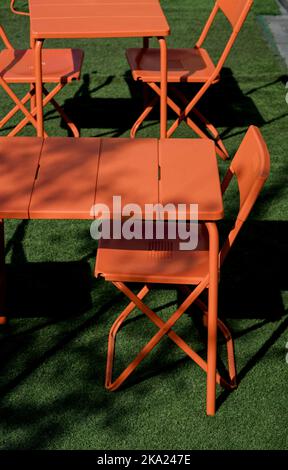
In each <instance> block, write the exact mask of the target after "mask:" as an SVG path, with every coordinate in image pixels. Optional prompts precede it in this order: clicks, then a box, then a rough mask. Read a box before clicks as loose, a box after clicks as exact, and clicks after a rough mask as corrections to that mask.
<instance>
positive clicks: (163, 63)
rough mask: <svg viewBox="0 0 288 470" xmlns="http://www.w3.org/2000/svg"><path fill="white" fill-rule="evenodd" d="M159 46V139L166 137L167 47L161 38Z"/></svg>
mask: <svg viewBox="0 0 288 470" xmlns="http://www.w3.org/2000/svg"><path fill="white" fill-rule="evenodd" d="M158 41H159V46H160V70H161V96H160V137H161V139H165V138H166V137H167V45H166V40H165V38H163V37H159V38H158Z"/></svg>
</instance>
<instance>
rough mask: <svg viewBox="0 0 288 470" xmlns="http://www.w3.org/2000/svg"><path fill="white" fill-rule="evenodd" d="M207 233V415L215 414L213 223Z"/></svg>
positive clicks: (215, 242)
mask: <svg viewBox="0 0 288 470" xmlns="http://www.w3.org/2000/svg"><path fill="white" fill-rule="evenodd" d="M206 226H207V228H208V232H209V291H208V348H207V401H206V410H207V415H210V416H213V415H214V414H215V404H216V363H217V316H218V266H219V262H218V258H219V236H218V230H217V226H216V224H215V223H207V224H206Z"/></svg>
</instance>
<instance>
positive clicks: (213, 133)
mask: <svg viewBox="0 0 288 470" xmlns="http://www.w3.org/2000/svg"><path fill="white" fill-rule="evenodd" d="M252 3H253V0H216V2H215V5H214V8H213V10H212V12H211V14H210V16H209V19H208V21H207V23H206V25H205V26H204V29H203V31H202V33H201V35H200V37H199V39H198V41H197V43H196V45H195V47H194V48H192V49H187V48H185V49H184V48H183V49H168V50H167V55H168V75H167V82H168V84H173V83H183V82H184V83H197V84H200V85H202V86H201V87H200V89H199V91H198V92H197V93H196V95H195V96H194V98H193V99H192V100H191V101H190V102H189V100H188V99H187V98H186V97H185V96H184V95H183V94H182V92H180V91H179V89H178V88H177V89H176V88H173V89H172V90H171V91H173V92H174V95H175V96H176V97H177V98H178V99H179V101H180V103H181V105H180V106H179V105H177V104H176V103H175V101H173V100H172V99H171V98H170V97H168V98H167V105H168V106H169V107H170V108H171V109H172V110H173V111H174V112H175V113H176V114H177V116H178V117H177V119H176V121H175V122H174V123H173V124H172V126H171V127H170V128H169V129H168V132H167V137H170V136H171V135H172V134H173V133H174V131H175V130H176V129H177V127H178V126H179V125H180V124H181V122H182V121H185V122H186V124H187V125H188V126H189V127H190V128H191V129H192V130H193V131H194V132H195V133H196V134H197V135H198V136H199V137H202V138H208V137H209V138H212V139H213V140H214V141H215V143H216V144H217V153H218V155H219V156H220V157H221V158H223V159H226V158H228V157H229V155H228V152H227V150H226V148H225V146H224V144H223V142H222V140H221V138H220V136H219V133H218V131H217V129H216V128H215V127H214V126H213V125H212V124H211V123H210V122H209V121H208V120H207V119H206V118H205V117H204V116H203V115H202V114H201V113H200V111H199V110H198V109H196V105H197V103H198V102H199V100H200V99H201V98H202V96H203V95H204V93H205V92H206V91H207V90H208V88H209V87H210V86H211V85H213V84H215V83H217V82H219V80H220V72H221V69H222V67H223V65H224V63H225V61H226V59H227V57H228V54H229V53H230V50H231V48H232V46H233V44H234V42H235V40H236V38H237V36H238V33H239V31H240V30H241V27H242V25H243V23H244V21H245V19H246V16H247V14H248V12H249V10H250V8H251V6H252ZM219 10H221V11H222V12H223V13H224V15H225V16H226V17H227V19H228V21H229V22H230V24H231V26H232V33H231V35H230V37H229V39H228V42H227V44H226V46H225V48H224V51H223V52H222V54H221V56H220V59H219V60H218V63H217V65H216V66H215V65H214V63H213V61H212V59H211V58H210V56H209V54H208V52H207V50H206V49H204V48H202V45H203V43H204V41H205V39H206V37H207V35H208V32H209V30H210V28H211V25H212V23H213V22H214V19H215V17H216V15H217V13H218V12H219ZM126 57H127V60H128V63H129V66H130V68H131V72H132V76H133V78H134V80H138V81H141V82H143V83H145V84H147V85H148V86H149V87H150V88H151V89H152V90H154V92H156V94H157V96H155V97H154V99H152V101H150V102H149V103H148V104H147V105H146V107H145V109H144V111H143V112H142V114H141V115H140V116H139V118H138V119H137V121H136V122H135V124H134V125H133V127H132V129H131V134H130V135H131V137H135V135H136V132H137V130H138V128H139V126H140V125H141V124H142V122H143V121H144V120H145V119H146V117H147V116H148V115H149V114H150V112H151V111H152V109H153V108H154V106H155V104H156V103H157V101H158V99H159V96H160V91H161V90H160V87H159V83H160V53H159V50H158V49H155V48H150V47H149V44H148V42H147V41H146V42H144V47H143V48H138V49H137V48H133V49H127V51H126ZM191 112H192V113H193V114H194V115H195V116H196V117H197V118H198V121H200V122H201V125H202V126H204V131H203V130H202V129H201V128H200V127H199V126H198V125H197V124H196V123H195V122H194V121H193V120H192V118H191V117H190V116H189V114H190V113H191Z"/></svg>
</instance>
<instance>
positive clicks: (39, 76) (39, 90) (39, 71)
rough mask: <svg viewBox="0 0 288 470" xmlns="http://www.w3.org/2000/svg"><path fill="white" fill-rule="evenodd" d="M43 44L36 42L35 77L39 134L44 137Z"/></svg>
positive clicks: (39, 41)
mask: <svg viewBox="0 0 288 470" xmlns="http://www.w3.org/2000/svg"><path fill="white" fill-rule="evenodd" d="M42 46H43V41H41V40H38V39H37V41H36V42H35V48H34V50H35V78H36V82H35V85H36V107H37V136H38V137H43V135H44V124H43V94H42Z"/></svg>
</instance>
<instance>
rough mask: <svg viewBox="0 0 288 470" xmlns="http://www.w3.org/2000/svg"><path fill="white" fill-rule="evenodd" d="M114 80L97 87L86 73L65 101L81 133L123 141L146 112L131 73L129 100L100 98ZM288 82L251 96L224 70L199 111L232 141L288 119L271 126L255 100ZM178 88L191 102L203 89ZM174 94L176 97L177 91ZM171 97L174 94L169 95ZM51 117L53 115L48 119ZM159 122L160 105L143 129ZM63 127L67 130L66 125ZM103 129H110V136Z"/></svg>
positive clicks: (127, 78)
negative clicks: (236, 132)
mask: <svg viewBox="0 0 288 470" xmlns="http://www.w3.org/2000/svg"><path fill="white" fill-rule="evenodd" d="M95 74H96V72H95ZM114 79H115V77H114V76H109V77H107V79H106V80H104V82H103V83H102V84H100V85H97V86H95V87H93V77H92V75H89V74H87V73H86V74H84V75H83V79H82V83H81V85H80V87H79V89H78V90H77V91H76V93H75V94H74V96H73V97H72V98H69V99H67V100H66V101H65V103H64V111H65V112H66V113H67V115H69V116H70V117H71V119H72V120H73V122H75V124H76V125H77V127H78V129H79V130H80V132H81V130H83V129H97V128H98V129H101V130H102V131H101V133H97V134H96V135H97V136H98V137H99V136H105V135H109V136H113V137H120V136H121V135H123V134H125V133H126V132H128V131H129V130H130V129H131V127H132V125H133V124H134V122H135V120H136V119H137V118H138V116H139V115H140V113H141V112H142V110H143V102H144V101H143V100H144V95H143V86H142V84H141V83H139V82H135V81H134V80H133V79H132V76H131V73H130V70H128V71H127V72H126V73H125V74H124V80H125V82H126V86H127V88H128V90H129V94H130V97H129V98H117V97H116V98H106V97H104V98H103V97H97V92H98V91H100V90H101V89H103V88H107V87H109V85H110V84H111V83H112V82H113V81H114ZM286 81H288V78H287V76H286V75H281V76H279V77H278V78H277V79H275V80H274V81H272V82H269V83H267V84H264V85H263V84H262V85H260V86H259V87H254V88H252V89H251V90H249V91H248V92H247V93H243V91H242V90H241V88H240V87H239V84H238V82H237V80H236V79H235V77H234V76H233V73H232V71H231V69H229V68H223V69H222V72H221V80H220V81H219V83H218V84H215V85H213V86H211V87H210V89H209V90H208V91H207V93H206V94H205V95H204V96H203V97H202V99H201V100H200V102H199V104H198V105H197V107H198V109H199V111H201V112H202V113H203V114H204V115H205V116H206V117H207V118H208V120H210V121H211V122H212V123H213V124H214V125H215V126H216V127H220V128H224V130H223V131H222V133H221V137H222V138H225V137H226V136H228V135H229V137H231V131H232V130H233V129H234V128H235V127H248V126H249V125H251V124H254V125H256V126H258V127H260V128H261V127H262V126H264V125H266V124H268V123H270V122H273V121H275V120H278V119H279V120H280V119H282V118H283V117H285V116H287V114H288V113H283V115H281V116H278V117H276V118H274V119H273V120H272V121H269V122H268V121H266V120H265V119H264V118H263V116H262V115H261V113H260V111H259V110H258V108H257V106H256V105H255V102H254V100H253V93H255V92H256V91H258V90H260V89H262V88H269V87H271V86H273V85H275V84H277V83H283V85H285V84H286ZM173 87H174V88H175V84H173ZM177 87H179V89H180V90H181V91H182V92H183V93H184V95H185V96H186V97H187V98H189V99H191V98H192V97H193V96H195V93H196V92H197V90H198V89H199V86H197V85H193V84H187V83H181V84H178V85H176V88H177ZM147 88H148V87H147ZM107 92H108V91H107ZM171 93H172V94H171V96H172V95H173V91H172V92H171ZM168 94H170V93H169V92H168ZM149 96H150V97H152V96H153V97H154V96H155V94H154V93H153V92H152V91H151V90H149V89H148V90H147V96H146V99H147V97H148V100H149ZM176 101H177V100H176ZM219 110H221V112H219ZM48 116H49V113H48V114H47V115H46V117H48ZM175 117H176V115H175V113H174V112H173V111H172V110H171V109H168V120H169V119H171V120H173V119H175ZM193 119H194V120H195V121H197V118H195V116H193ZM155 121H156V123H157V122H158V121H159V106H158V105H156V106H155V109H154V110H153V111H152V112H151V113H150V114H149V116H148V117H147V118H146V120H145V122H144V123H143V127H144V128H146V127H149V126H151V125H156V124H155ZM183 125H185V124H183ZM61 127H63V128H65V129H67V127H66V124H65V122H64V121H62V123H61ZM103 129H108V131H107V133H106V132H105V131H103Z"/></svg>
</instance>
